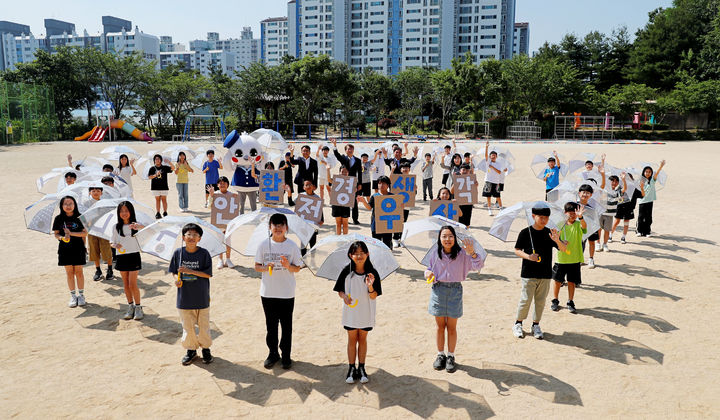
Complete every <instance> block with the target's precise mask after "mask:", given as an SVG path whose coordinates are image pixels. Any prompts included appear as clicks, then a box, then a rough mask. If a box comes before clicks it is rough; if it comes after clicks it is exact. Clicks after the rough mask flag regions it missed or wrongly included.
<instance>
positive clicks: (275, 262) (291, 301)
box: [255, 213, 302, 369]
mask: <svg viewBox="0 0 720 420" xmlns="http://www.w3.org/2000/svg"><path fill="white" fill-rule="evenodd" d="M269 227H270V234H271V236H270V237H269V238H267V239H265V240H264V241H262V242H261V243H260V245H259V246H258V250H257V254H255V271H257V272H261V273H262V281H261V282H260V298H261V299H262V305H263V311H264V312H265V326H266V328H267V335H266V336H265V343H266V344H267V346H268V349H269V351H270V352H269V354H268V357H267V359H265V362H264V364H263V366H264V367H265V369H270V368H272V367H273V366H274V365H275V363H277V361H278V360H282V368H283V369H289V368H290V366H292V359H291V358H290V351H291V349H292V315H293V308H294V307H295V275H294V273H297V272H298V271H300V268H301V264H302V257H301V256H300V248H298V246H297V245H295V242H293V241H291V240H289V239H287V232H288V222H287V217H286V216H285V215H284V214H281V213H275V214H273V215H271V216H270V221H269ZM278 322H280V326H281V327H282V338H281V339H280V351H281V352H282V357H281V356H280V354H278Z"/></svg>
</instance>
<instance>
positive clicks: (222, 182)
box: [206, 176, 235, 270]
mask: <svg viewBox="0 0 720 420" xmlns="http://www.w3.org/2000/svg"><path fill="white" fill-rule="evenodd" d="M217 187H218V192H215V193H213V195H212V196H211V198H210V200H211V201H210V203H212V200H214V199H215V197H217V196H219V195H225V196H227V202H228V203H229V202H230V195H231V194H232V193H231V192H230V191H228V187H230V180H229V179H228V178H227V177H226V176H221V177H220V178H218V180H217ZM206 188H207V191H208V192H210V191H212V188H213V187H212V186H211V185H208V186H207V187H206ZM223 233H225V231H223ZM230 251H231V248H230V245H225V260H224V261H223V254H220V255H218V262H217V265H216V266H215V268H217V269H218V270H220V269H222V268H223V267H227V268H235V264H233V262H232V261H230Z"/></svg>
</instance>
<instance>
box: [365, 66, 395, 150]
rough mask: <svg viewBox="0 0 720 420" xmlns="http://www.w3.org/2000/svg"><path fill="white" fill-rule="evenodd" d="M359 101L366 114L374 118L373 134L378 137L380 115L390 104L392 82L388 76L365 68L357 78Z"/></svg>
mask: <svg viewBox="0 0 720 420" xmlns="http://www.w3.org/2000/svg"><path fill="white" fill-rule="evenodd" d="M358 83H359V88H360V92H359V95H360V103H361V104H362V107H363V110H364V111H365V113H366V114H368V115H370V116H372V117H373V118H374V119H375V136H376V137H378V136H379V135H380V134H379V131H378V128H379V122H380V116H381V115H383V114H384V113H385V112H387V109H388V106H389V104H390V96H391V89H392V87H391V86H392V83H391V81H390V78H389V77H387V76H385V75H382V74H379V73H376V72H374V71H372V70H371V69H369V68H365V70H363V72H362V73H360V78H359V80H358Z"/></svg>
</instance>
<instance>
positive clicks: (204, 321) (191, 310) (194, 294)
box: [168, 223, 213, 366]
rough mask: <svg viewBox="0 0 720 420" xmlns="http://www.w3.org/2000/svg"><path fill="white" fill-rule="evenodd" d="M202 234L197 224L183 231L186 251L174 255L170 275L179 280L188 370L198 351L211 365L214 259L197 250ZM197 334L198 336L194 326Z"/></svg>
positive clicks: (183, 342) (178, 298) (179, 307)
mask: <svg viewBox="0 0 720 420" xmlns="http://www.w3.org/2000/svg"><path fill="white" fill-rule="evenodd" d="M202 235H203V230H202V228H201V227H200V226H198V225H196V224H195V223H188V224H186V225H185V226H183V228H182V237H183V241H184V242H185V246H184V247H180V248H178V249H176V250H175V252H174V253H173V256H172V259H171V260H170V266H169V268H168V272H170V273H172V274H173V276H177V277H176V280H175V286H177V288H178V293H177V301H176V302H177V303H176V306H177V308H178V312H179V313H180V321H181V322H182V328H183V334H182V346H183V347H184V348H185V349H186V350H187V353H186V354H185V356H184V357H183V358H182V364H183V365H184V366H187V365H189V364H191V363H192V362H193V360H195V358H196V357H197V349H198V347H200V348H202V361H203V363H205V364H208V363H212V361H213V356H212V354H211V353H210V345H211V344H212V338H211V337H210V277H212V259H211V258H210V253H209V252H208V251H207V250H206V249H205V248H201V247H199V246H198V242H200V239H201V238H202ZM196 325H197V327H198V333H196V332H195V326H196Z"/></svg>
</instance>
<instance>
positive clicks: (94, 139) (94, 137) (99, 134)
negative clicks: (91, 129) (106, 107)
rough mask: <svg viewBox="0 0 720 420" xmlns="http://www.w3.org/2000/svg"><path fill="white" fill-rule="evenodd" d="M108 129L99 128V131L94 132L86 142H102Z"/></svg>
mask: <svg viewBox="0 0 720 420" xmlns="http://www.w3.org/2000/svg"><path fill="white" fill-rule="evenodd" d="M108 130H109V128H107V127H105V128H100V129H99V130H95V133H93V135H92V136H90V138H89V139H88V141H92V142H97V141H103V139H104V138H105V134H107V132H108Z"/></svg>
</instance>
